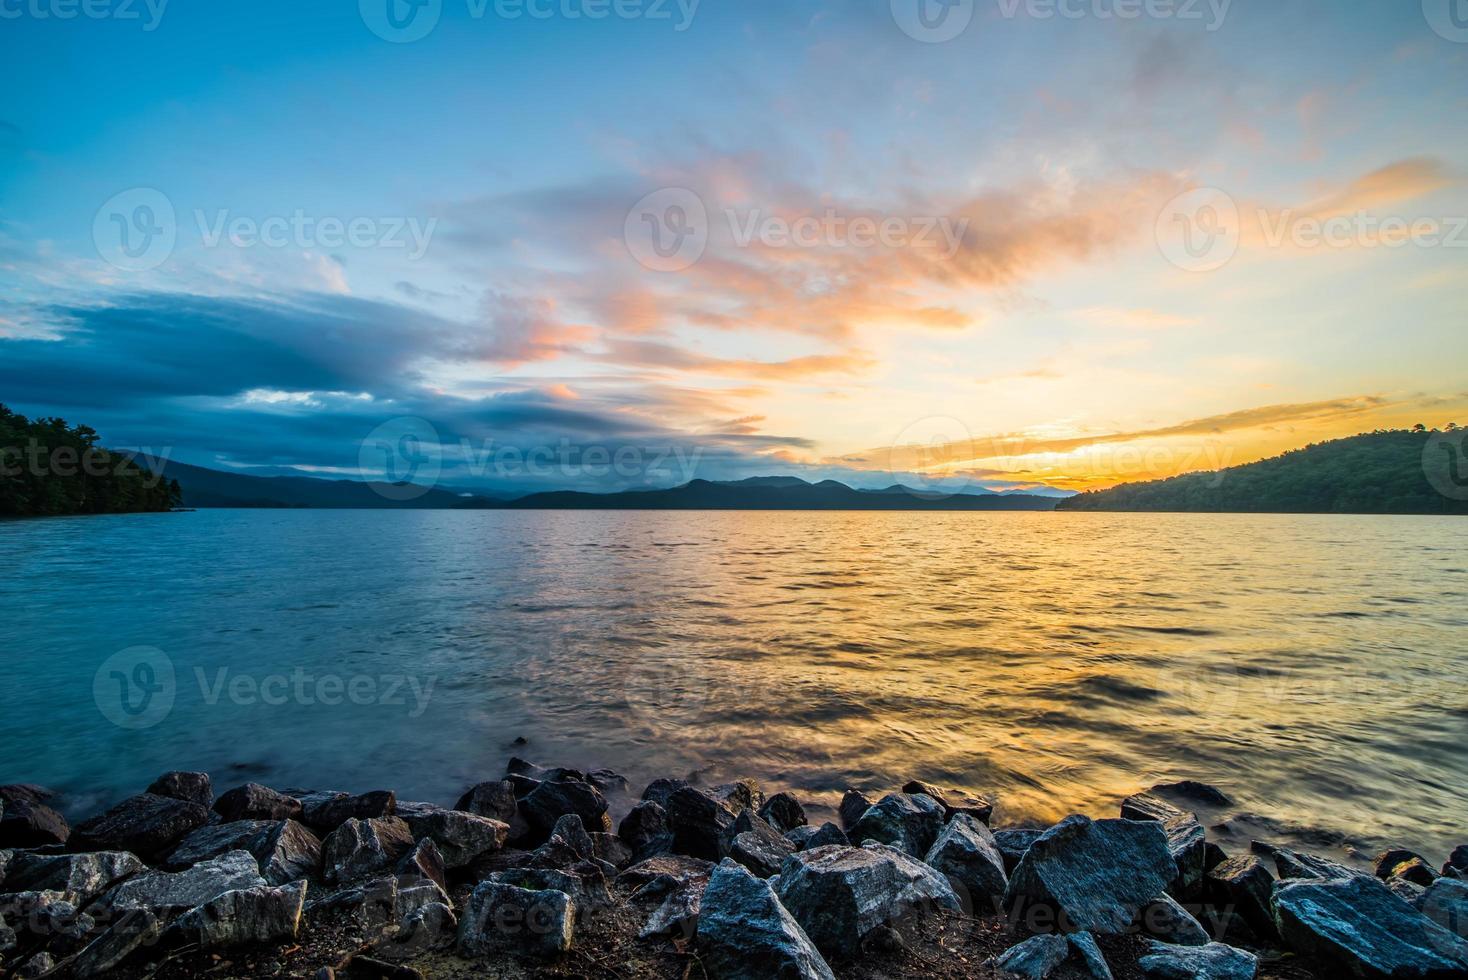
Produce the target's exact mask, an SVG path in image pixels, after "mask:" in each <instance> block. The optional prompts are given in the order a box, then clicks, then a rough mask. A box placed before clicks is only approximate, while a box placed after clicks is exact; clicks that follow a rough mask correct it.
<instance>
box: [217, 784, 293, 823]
mask: <svg viewBox="0 0 1468 980" xmlns="http://www.w3.org/2000/svg"><path fill="white" fill-rule="evenodd" d="M301 810H302V807H301V801H300V800H298V799H296V798H295V797H294V796H286V795H284V794H283V793H277V792H276V791H275V790H273V789H271V788H270V787H269V786H261V785H260V784H259V783H246V784H245V785H243V786H237V787H235V788H234V789H232V790H230V791H229V792H228V793H225V794H224V795H223V796H221V797H220V798H219V799H217V800H215V801H214V812H215V813H217V814H219V815H220V816H221V817H223V818H224V819H225V820H299V819H300V817H301Z"/></svg>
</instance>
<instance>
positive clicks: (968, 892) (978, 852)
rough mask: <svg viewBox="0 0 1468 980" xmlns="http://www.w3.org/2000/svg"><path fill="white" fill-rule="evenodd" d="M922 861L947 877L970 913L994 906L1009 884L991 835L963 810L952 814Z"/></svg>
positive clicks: (1002, 856)
mask: <svg viewBox="0 0 1468 980" xmlns="http://www.w3.org/2000/svg"><path fill="white" fill-rule="evenodd" d="M923 860H924V861H925V862H926V863H927V864H928V866H929V867H931V868H933V869H934V870H936V871H938V872H939V873H941V874H942V875H944V876H945V877H946V878H947V879H948V883H949V884H950V885H952V886H953V890H954V892H956V893H957V894H958V896H959V898H960V899H962V900H963V904H964V908H965V910H966V911H968V912H969V913H970V914H972V913H974V912H976V911H978V912H981V913H987V912H989V911H990V910H992V909H994V908H996V907H997V906H996V903H998V902H1000V901H1002V900H1003V898H1004V891H1005V889H1006V888H1008V887H1009V877H1008V876H1007V875H1006V874H1005V872H1004V855H1003V854H1001V853H1000V852H999V847H998V845H996V844H995V843H994V835H993V834H992V833H991V832H990V831H989V828H988V827H987V826H986V825H985V824H983V823H981V822H980V821H979V820H978V819H976V818H975V817H972V816H970V815H969V814H966V813H956V814H954V816H953V819H951V820H949V821H948V825H947V826H946V827H944V828H943V832H942V833H940V834H939V835H938V839H937V840H936V841H934V842H933V846H932V848H931V849H930V850H929V851H928V853H927V856H926V857H924V858H923Z"/></svg>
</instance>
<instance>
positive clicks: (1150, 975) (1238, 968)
mask: <svg viewBox="0 0 1468 980" xmlns="http://www.w3.org/2000/svg"><path fill="white" fill-rule="evenodd" d="M1137 966H1138V967H1139V968H1140V969H1141V971H1142V976H1144V977H1146V978H1147V980H1254V974H1255V972H1256V971H1257V969H1258V967H1259V960H1258V958H1257V957H1256V956H1255V955H1254V954H1253V953H1246V952H1244V951H1243V950H1242V949H1234V948H1233V947H1232V946H1225V945H1224V944H1223V943H1209V944H1208V945H1206V946H1172V945H1169V944H1167V943H1159V942H1151V943H1148V945H1147V954H1146V955H1145V956H1143V957H1142V958H1141V959H1139V960H1138V961H1137Z"/></svg>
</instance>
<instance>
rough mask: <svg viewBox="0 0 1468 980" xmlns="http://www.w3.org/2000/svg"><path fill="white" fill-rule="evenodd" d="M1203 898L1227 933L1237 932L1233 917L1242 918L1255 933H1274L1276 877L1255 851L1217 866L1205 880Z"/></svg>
mask: <svg viewBox="0 0 1468 980" xmlns="http://www.w3.org/2000/svg"><path fill="white" fill-rule="evenodd" d="M1203 894H1204V898H1205V900H1206V901H1207V903H1208V905H1209V907H1210V908H1212V909H1214V910H1215V911H1216V914H1217V915H1218V917H1219V918H1220V920H1221V921H1220V925H1222V927H1223V930H1224V934H1225V935H1226V934H1228V933H1231V932H1235V931H1237V930H1236V929H1235V927H1234V924H1233V923H1234V919H1235V918H1237V919H1238V920H1240V921H1242V922H1243V923H1244V925H1246V926H1247V927H1248V929H1249V930H1250V931H1252V932H1253V933H1254V934H1255V935H1256V936H1259V937H1262V938H1266V939H1267V938H1271V937H1273V936H1274V912H1273V910H1272V909H1271V908H1270V904H1269V901H1270V898H1271V896H1273V894H1274V876H1273V875H1272V874H1270V873H1269V869H1268V868H1266V867H1265V866H1264V862H1262V861H1260V860H1259V859H1258V858H1257V857H1255V856H1253V855H1252V854H1245V855H1242V856H1240V857H1231V858H1229V859H1227V860H1226V861H1224V862H1223V863H1222V864H1218V865H1216V866H1214V867H1213V868H1212V869H1211V870H1210V871H1209V872H1208V875H1207V877H1206V879H1205V880H1204V887H1203Z"/></svg>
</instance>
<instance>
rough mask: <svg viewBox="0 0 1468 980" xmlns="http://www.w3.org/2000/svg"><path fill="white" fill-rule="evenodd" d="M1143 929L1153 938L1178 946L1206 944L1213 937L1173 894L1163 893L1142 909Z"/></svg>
mask: <svg viewBox="0 0 1468 980" xmlns="http://www.w3.org/2000/svg"><path fill="white" fill-rule="evenodd" d="M1139 919H1140V922H1141V926H1142V931H1143V932H1145V933H1146V934H1147V935H1149V936H1151V937H1152V938H1153V939H1159V940H1161V941H1162V942H1165V943H1172V944H1173V945H1176V946H1206V945H1207V944H1208V941H1209V940H1210V939H1211V938H1213V937H1211V936H1210V935H1208V930H1207V929H1205V928H1203V923H1201V922H1199V921H1198V920H1197V919H1196V918H1194V916H1193V913H1191V912H1189V911H1188V910H1187V909H1185V908H1183V907H1182V906H1181V905H1179V904H1178V903H1177V900H1176V899H1174V898H1173V897H1172V896H1171V895H1167V894H1163V895H1161V896H1159V897H1158V899H1157V901H1155V902H1153V903H1152V904H1150V905H1148V906H1147V907H1146V908H1144V909H1142V913H1141V915H1140V917H1139Z"/></svg>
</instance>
